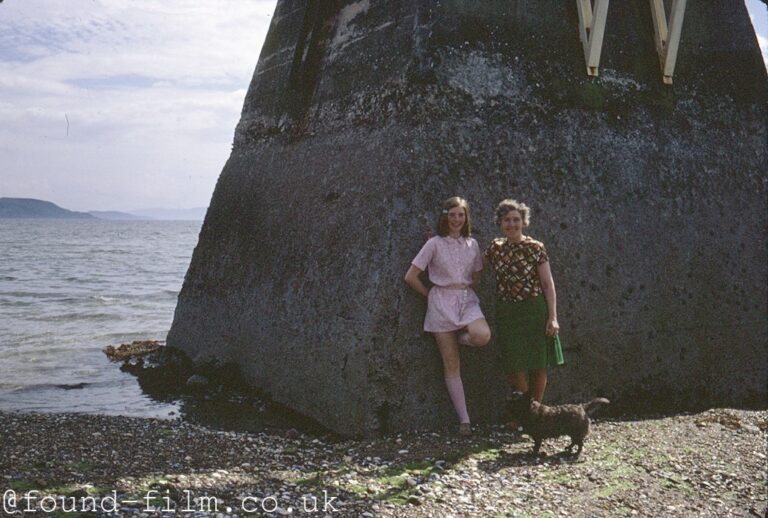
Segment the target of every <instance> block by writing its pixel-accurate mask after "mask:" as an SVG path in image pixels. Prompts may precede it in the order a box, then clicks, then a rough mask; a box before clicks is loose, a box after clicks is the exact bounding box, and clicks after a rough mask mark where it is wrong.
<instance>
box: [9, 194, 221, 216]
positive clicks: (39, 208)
mask: <svg viewBox="0 0 768 518" xmlns="http://www.w3.org/2000/svg"><path fill="white" fill-rule="evenodd" d="M207 210H208V208H207V207H194V208H191V209H161V208H153V209H140V210H132V211H127V212H119V211H114V210H92V211H89V212H75V211H72V210H67V209H64V208H61V207H59V206H58V205H56V204H55V203H51V202H50V201H43V200H36V199H33V198H0V218H38V219H39V218H52V219H107V220H148V219H157V220H191V221H202V220H203V219H204V218H205V213H206V211H207Z"/></svg>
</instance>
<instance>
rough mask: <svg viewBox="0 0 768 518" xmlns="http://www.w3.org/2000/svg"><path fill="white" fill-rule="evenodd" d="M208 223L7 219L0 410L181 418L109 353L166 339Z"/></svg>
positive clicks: (2, 235) (2, 243) (0, 225)
mask: <svg viewBox="0 0 768 518" xmlns="http://www.w3.org/2000/svg"><path fill="white" fill-rule="evenodd" d="M200 226H201V222H200V221H107V220H54V219H48V220H31V219H0V410H32V411H41V412H86V413H98V414H108V415H130V416H154V417H164V416H168V415H173V414H174V413H176V411H177V404H176V403H173V402H171V403H167V402H159V401H154V400H152V399H151V398H150V397H149V396H147V395H145V394H143V393H142V391H141V389H140V388H139V385H138V383H137V380H136V378H134V377H133V376H132V375H130V374H127V373H124V372H121V371H120V370H119V365H117V364H113V363H110V361H109V360H108V359H107V357H106V356H105V355H104V353H103V352H102V349H103V348H104V347H105V346H107V345H118V344H121V343H127V342H131V341H133V340H164V339H165V336H166V334H167V332H168V329H169V328H170V325H171V322H172V320H173V311H174V308H175V307H176V301H177V297H178V293H179V290H180V289H181V285H182V282H183V280H184V274H185V273H186V271H187V268H188V266H189V262H190V259H191V257H192V251H193V249H194V247H195V245H196V243H197V238H198V234H199V231H200Z"/></svg>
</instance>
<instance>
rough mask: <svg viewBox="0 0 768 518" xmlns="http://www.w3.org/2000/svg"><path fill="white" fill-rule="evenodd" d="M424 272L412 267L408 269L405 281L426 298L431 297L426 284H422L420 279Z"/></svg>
mask: <svg viewBox="0 0 768 518" xmlns="http://www.w3.org/2000/svg"><path fill="white" fill-rule="evenodd" d="M421 272H422V270H420V269H419V268H417V267H415V266H414V265H411V267H410V268H408V271H407V272H405V278H404V279H403V280H404V281H405V283H406V284H407V285H408V286H410V287H411V288H412V289H414V290H416V291H418V292H419V293H421V294H422V295H424V296H425V297H426V296H427V295H429V289H428V288H427V287H426V286H424V283H423V282H421V279H419V274H420V273H421Z"/></svg>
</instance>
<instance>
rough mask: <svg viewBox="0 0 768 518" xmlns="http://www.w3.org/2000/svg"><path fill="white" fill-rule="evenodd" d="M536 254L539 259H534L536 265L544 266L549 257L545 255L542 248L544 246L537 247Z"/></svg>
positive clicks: (545, 252) (544, 250) (545, 251)
mask: <svg viewBox="0 0 768 518" xmlns="http://www.w3.org/2000/svg"><path fill="white" fill-rule="evenodd" d="M538 248H539V249H538V251H537V252H538V254H539V257H538V258H537V259H536V264H537V265H538V264H544V263H546V262H548V261H549V256H548V255H547V250H546V249H545V248H544V245H543V244H542V245H540V246H539V247H538Z"/></svg>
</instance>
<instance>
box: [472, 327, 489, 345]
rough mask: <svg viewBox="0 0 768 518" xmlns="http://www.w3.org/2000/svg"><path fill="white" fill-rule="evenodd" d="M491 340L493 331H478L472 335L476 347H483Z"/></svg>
mask: <svg viewBox="0 0 768 518" xmlns="http://www.w3.org/2000/svg"><path fill="white" fill-rule="evenodd" d="M490 341H491V332H490V331H486V332H483V333H478V334H476V335H475V336H473V337H472V343H473V344H475V347H482V346H484V345H487V344H488V342H490Z"/></svg>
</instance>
